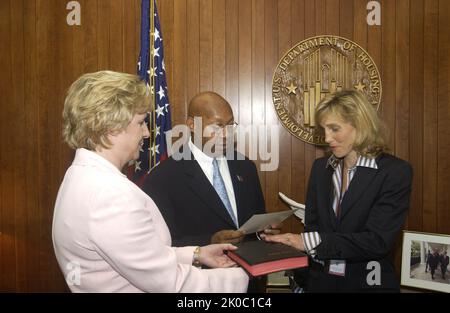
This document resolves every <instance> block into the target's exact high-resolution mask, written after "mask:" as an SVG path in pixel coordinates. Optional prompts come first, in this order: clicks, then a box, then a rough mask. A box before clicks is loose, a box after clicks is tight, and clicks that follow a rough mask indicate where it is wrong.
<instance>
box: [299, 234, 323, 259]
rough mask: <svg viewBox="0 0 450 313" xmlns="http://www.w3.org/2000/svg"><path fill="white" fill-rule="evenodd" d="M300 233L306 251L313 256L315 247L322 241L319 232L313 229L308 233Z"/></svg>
mask: <svg viewBox="0 0 450 313" xmlns="http://www.w3.org/2000/svg"><path fill="white" fill-rule="evenodd" d="M300 235H301V236H302V239H303V243H304V245H305V249H306V253H308V254H309V255H310V256H312V257H315V255H316V250H315V248H316V247H317V246H318V245H319V244H320V243H321V242H322V239H321V238H320V235H319V233H318V232H316V231H315V232H309V233H301V234H300Z"/></svg>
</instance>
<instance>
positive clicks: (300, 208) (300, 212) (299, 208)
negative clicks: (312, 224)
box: [278, 192, 305, 224]
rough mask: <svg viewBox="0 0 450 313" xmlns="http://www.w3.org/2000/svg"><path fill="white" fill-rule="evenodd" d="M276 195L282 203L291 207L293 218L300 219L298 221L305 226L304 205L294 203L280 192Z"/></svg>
mask: <svg viewBox="0 0 450 313" xmlns="http://www.w3.org/2000/svg"><path fill="white" fill-rule="evenodd" d="M278 195H279V196H280V198H281V199H283V201H284V202H286V204H288V205H289V206H290V207H291V209H292V210H295V216H297V217H298V218H299V219H300V221H301V222H302V223H303V224H305V205H304V204H301V203H298V202H295V201H294V200H292V199H291V198H288V197H287V196H286V195H284V194H283V193H281V192H279V193H278Z"/></svg>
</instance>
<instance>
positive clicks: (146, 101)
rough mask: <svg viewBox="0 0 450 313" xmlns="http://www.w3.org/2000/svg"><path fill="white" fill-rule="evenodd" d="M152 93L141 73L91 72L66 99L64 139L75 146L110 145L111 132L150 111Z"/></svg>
mask: <svg viewBox="0 0 450 313" xmlns="http://www.w3.org/2000/svg"><path fill="white" fill-rule="evenodd" d="M149 105H150V96H149V91H148V88H147V86H146V84H145V82H144V81H142V80H141V79H140V78H139V77H138V76H136V75H131V74H126V73H118V72H112V71H100V72H96V73H88V74H84V75H82V76H81V77H80V78H78V79H77V80H76V81H75V82H74V83H73V84H72V86H70V88H69V90H68V92H67V97H66V100H65V102H64V110H63V139H64V141H65V142H66V143H67V144H68V145H69V146H70V147H71V148H73V149H78V148H86V149H88V150H95V149H96V147H98V146H100V147H102V148H106V149H108V148H109V147H110V146H111V142H110V141H109V139H108V135H110V134H114V133H116V132H120V131H122V130H124V129H125V128H126V127H127V126H128V124H129V123H130V122H131V120H132V119H133V117H134V115H135V114H142V113H145V112H147V111H149Z"/></svg>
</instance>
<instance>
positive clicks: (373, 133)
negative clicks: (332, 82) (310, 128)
mask: <svg viewBox="0 0 450 313" xmlns="http://www.w3.org/2000/svg"><path fill="white" fill-rule="evenodd" d="M330 114H331V115H335V116H338V117H340V118H342V119H343V120H344V121H345V122H346V123H350V124H351V125H352V126H353V127H355V129H356V139H355V142H354V143H353V149H354V150H355V151H356V152H357V153H359V154H361V155H363V156H369V157H376V156H377V155H379V154H380V153H382V152H385V151H387V145H386V134H385V127H384V124H383V122H382V121H381V119H380V118H379V116H378V114H377V112H376V110H375V108H374V107H373V105H372V104H370V103H369V101H368V100H367V98H366V96H365V95H363V94H362V93H360V92H358V91H356V90H346V91H340V92H336V93H333V94H332V95H330V96H329V97H326V98H324V99H323V100H322V101H320V103H319V104H318V106H317V108H316V112H315V120H316V125H320V124H321V122H322V121H323V120H324V118H325V117H326V116H329V115H330Z"/></svg>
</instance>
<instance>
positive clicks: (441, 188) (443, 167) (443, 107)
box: [436, 0, 450, 234]
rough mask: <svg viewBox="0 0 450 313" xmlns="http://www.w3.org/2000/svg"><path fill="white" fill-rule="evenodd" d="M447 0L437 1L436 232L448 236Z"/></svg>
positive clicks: (449, 38) (449, 111)
mask: <svg viewBox="0 0 450 313" xmlns="http://www.w3.org/2000/svg"><path fill="white" fill-rule="evenodd" d="M449 16H450V3H449V1H445V0H444V1H443V0H439V20H438V23H439V24H438V27H439V37H438V43H439V48H438V60H439V63H438V67H437V68H438V74H437V76H438V78H439V79H438V106H437V116H438V135H437V136H438V156H437V159H438V168H437V186H438V188H437V229H436V231H438V232H440V233H446V234H448V233H450V192H449V190H450V179H449V178H448V176H449V175H448V174H449V173H450V158H449V155H450V129H449V127H448V125H449V120H450V97H449V88H450V87H449V65H450V64H449V55H450V48H449V43H450V25H449V23H448V21H449Z"/></svg>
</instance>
